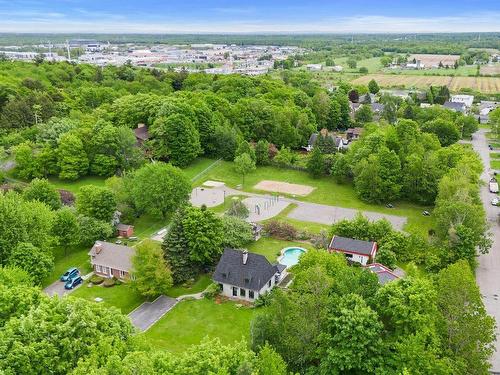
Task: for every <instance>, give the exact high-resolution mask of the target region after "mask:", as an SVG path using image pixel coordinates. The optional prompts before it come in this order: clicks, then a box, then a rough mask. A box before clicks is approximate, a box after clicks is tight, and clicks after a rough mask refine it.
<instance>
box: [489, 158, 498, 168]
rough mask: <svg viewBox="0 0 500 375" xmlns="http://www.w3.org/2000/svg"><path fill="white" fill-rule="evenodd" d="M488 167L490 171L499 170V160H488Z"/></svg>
mask: <svg viewBox="0 0 500 375" xmlns="http://www.w3.org/2000/svg"><path fill="white" fill-rule="evenodd" d="M490 166H491V168H492V169H499V170H500V160H490Z"/></svg>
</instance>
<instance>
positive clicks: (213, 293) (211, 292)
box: [203, 283, 220, 299]
mask: <svg viewBox="0 0 500 375" xmlns="http://www.w3.org/2000/svg"><path fill="white" fill-rule="evenodd" d="M219 292H220V289H219V285H218V284H216V283H212V284H210V285H209V286H208V287H207V289H205V291H204V292H203V297H205V298H208V299H214V298H215V297H217V296H218V295H219Z"/></svg>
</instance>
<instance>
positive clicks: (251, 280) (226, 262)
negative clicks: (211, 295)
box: [213, 249, 279, 291]
mask: <svg viewBox="0 0 500 375" xmlns="http://www.w3.org/2000/svg"><path fill="white" fill-rule="evenodd" d="M245 254H246V261H245ZM276 272H279V268H278V266H277V265H272V264H271V263H269V261H268V260H267V259H266V257H265V256H263V255H260V254H255V253H249V252H247V251H243V250H236V249H225V250H224V253H223V254H222V256H221V258H220V261H219V263H218V264H217V268H216V269H215V272H214V275H213V279H214V281H216V282H219V283H224V284H229V285H234V286H237V287H239V288H245V289H250V290H255V291H259V290H261V289H262V287H263V286H264V285H265V284H266V283H267V282H268V281H269V280H270V279H271V278H272V277H273V276H274V275H275V274H276Z"/></svg>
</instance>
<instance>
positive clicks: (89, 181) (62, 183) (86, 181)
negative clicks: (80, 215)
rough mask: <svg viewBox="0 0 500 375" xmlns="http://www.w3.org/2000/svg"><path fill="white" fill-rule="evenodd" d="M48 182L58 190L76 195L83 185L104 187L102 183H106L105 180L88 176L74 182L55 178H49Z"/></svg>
mask: <svg viewBox="0 0 500 375" xmlns="http://www.w3.org/2000/svg"><path fill="white" fill-rule="evenodd" d="M49 181H50V183H51V184H52V185H54V186H55V187H56V188H58V189H65V190H69V191H71V192H72V193H74V194H76V193H78V191H79V190H80V188H81V187H82V186H85V185H95V186H104V181H106V178H105V177H96V176H88V177H82V178H80V179H78V180H76V181H68V180H61V179H59V178H56V177H51V178H49Z"/></svg>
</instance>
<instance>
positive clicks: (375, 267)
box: [366, 263, 399, 285]
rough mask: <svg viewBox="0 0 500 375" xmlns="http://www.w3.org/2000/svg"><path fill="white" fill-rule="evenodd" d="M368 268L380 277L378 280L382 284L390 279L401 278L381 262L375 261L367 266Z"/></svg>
mask: <svg viewBox="0 0 500 375" xmlns="http://www.w3.org/2000/svg"><path fill="white" fill-rule="evenodd" d="M366 268H367V269H368V270H370V271H371V272H373V273H374V274H376V275H377V277H378V282H379V283H380V284H382V285H384V284H387V283H388V282H390V281H393V280H397V279H399V276H397V275H396V274H394V273H393V272H392V271H391V270H390V269H389V268H387V267H386V266H384V265H383V264H380V263H373V264H369V265H368V266H366Z"/></svg>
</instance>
